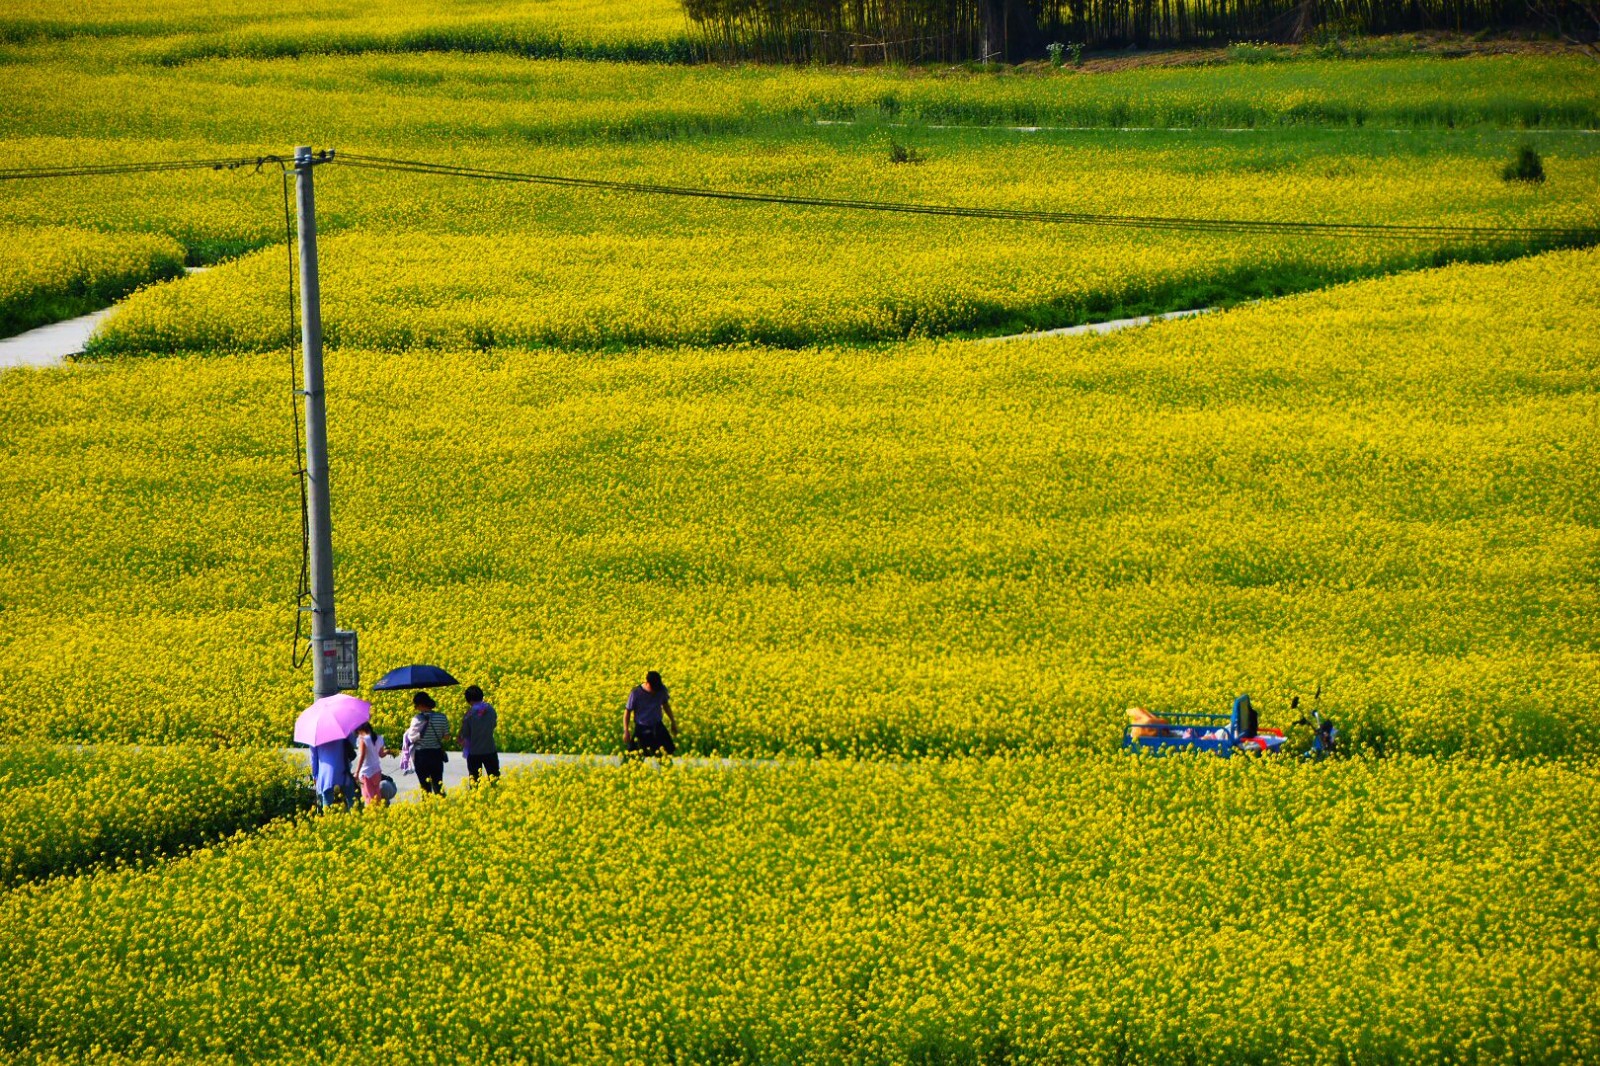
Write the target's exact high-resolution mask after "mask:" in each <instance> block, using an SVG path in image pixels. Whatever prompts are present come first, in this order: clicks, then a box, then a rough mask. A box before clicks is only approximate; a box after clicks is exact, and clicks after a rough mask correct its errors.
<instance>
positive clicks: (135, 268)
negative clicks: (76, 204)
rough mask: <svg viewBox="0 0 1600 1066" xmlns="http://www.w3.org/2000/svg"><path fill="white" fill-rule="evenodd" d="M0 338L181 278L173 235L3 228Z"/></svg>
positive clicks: (180, 255) (0, 231)
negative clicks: (148, 285) (147, 285)
mask: <svg viewBox="0 0 1600 1066" xmlns="http://www.w3.org/2000/svg"><path fill="white" fill-rule="evenodd" d="M0 248H3V249H4V250H5V251H4V253H3V254H0V336H7V335H10V334H12V333H20V332H22V331H23V330H25V329H30V328H32V327H34V326H40V325H44V324H46V323H49V322H57V321H60V320H61V319H64V318H71V317H73V316H75V315H80V314H83V313H85V312H87V311H92V310H95V309H97V308H100V307H104V306H106V305H107V304H109V303H111V302H113V301H115V300H118V299H120V298H121V297H123V296H126V295H127V294H128V293H130V292H132V291H133V290H134V289H136V288H137V287H138V286H139V285H141V284H143V283H145V282H148V281H154V280H159V279H162V278H170V277H176V276H178V275H180V274H182V273H183V257H184V253H183V248H182V247H181V246H180V245H179V244H178V242H177V241H175V240H173V239H172V238H170V237H163V236H157V235H154V234H148V233H103V232H98V231H92V230H82V229H74V228H69V227H64V226H37V227H35V226H29V227H19V226H0Z"/></svg>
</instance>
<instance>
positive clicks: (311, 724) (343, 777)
mask: <svg viewBox="0 0 1600 1066" xmlns="http://www.w3.org/2000/svg"><path fill="white" fill-rule="evenodd" d="M371 717H372V705H371V704H369V703H367V702H366V701H365V700H358V699H356V698H355V697H354V696H347V695H345V694H344V693H343V692H340V693H336V694H335V695H332V696H324V697H322V699H320V700H318V701H317V702H315V703H313V704H312V705H311V706H309V707H307V708H306V709H305V710H304V711H302V712H300V717H299V718H297V719H295V723H294V739H295V742H296V743H298V744H304V745H306V746H307V747H308V748H310V749H311V777H312V779H313V780H314V781H315V783H316V789H317V803H318V804H319V805H320V806H321V807H323V808H324V809H326V808H328V807H330V806H332V805H333V803H334V801H335V799H336V797H335V793H343V794H344V806H345V809H346V810H349V809H350V808H351V807H352V806H354V805H355V801H356V794H355V782H354V781H352V780H351V779H350V757H351V753H350V749H349V745H350V734H351V733H353V732H355V729H356V727H357V726H359V725H360V724H361V723H362V722H365V721H367V720H369V719H370V718H371Z"/></svg>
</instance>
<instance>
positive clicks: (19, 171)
mask: <svg viewBox="0 0 1600 1066" xmlns="http://www.w3.org/2000/svg"><path fill="white" fill-rule="evenodd" d="M285 159H286V157H284V156H275V155H254V156H234V157H230V158H226V159H164V160H163V159H158V160H152V161H147V162H143V163H99V164H89V165H85V166H45V167H0V181H23V180H26V179H29V178H94V177H115V176H118V175H124V174H159V173H165V172H168V171H175V170H238V169H240V168H241V167H255V168H256V169H257V170H259V169H261V168H262V167H263V166H265V165H267V164H268V163H279V164H281V163H283V162H284V161H285Z"/></svg>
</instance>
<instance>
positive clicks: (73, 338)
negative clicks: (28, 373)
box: [0, 267, 211, 370]
mask: <svg viewBox="0 0 1600 1066" xmlns="http://www.w3.org/2000/svg"><path fill="white" fill-rule="evenodd" d="M210 269H211V268H210V267H185V268H184V270H183V272H184V273H185V274H203V273H204V272H205V271H207V270H210ZM116 309H117V305H116V304H112V305H111V306H110V307H102V308H101V309H100V310H98V311H92V312H90V313H89V314H87V315H80V316H78V317H77V318H69V319H66V320H64V321H61V322H52V323H50V324H49V325H48V326H40V327H39V328H37V329H30V330H28V331H27V332H26V333H18V334H17V335H16V336H14V337H4V338H0V370H4V369H5V368H6V367H12V366H61V365H62V364H63V363H65V362H66V361H67V360H68V359H70V358H72V357H73V356H75V355H81V354H83V349H84V346H85V345H86V344H88V343H89V338H90V337H92V336H94V331H95V330H97V329H99V328H100V323H102V322H104V321H105V320H106V316H108V315H110V314H111V312H113V311H115V310H116Z"/></svg>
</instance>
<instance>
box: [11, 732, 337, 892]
mask: <svg viewBox="0 0 1600 1066" xmlns="http://www.w3.org/2000/svg"><path fill="white" fill-rule="evenodd" d="M310 795H311V793H310V789H309V787H308V785H307V782H306V773H305V769H304V767H303V766H300V765H297V764H295V763H292V762H291V761H290V760H288V759H285V758H284V757H283V756H282V755H281V754H279V753H278V752H276V751H260V750H254V751H253V750H250V749H219V750H211V749H205V748H198V747H184V746H177V747H149V746H144V747H124V746H121V745H115V744H96V745H92V746H89V747H82V748H80V747H74V746H67V745H58V744H46V745H37V744H29V745H27V746H16V747H9V746H8V747H0V890H4V889H6V888H10V887H12V886H13V885H14V884H15V883H17V882H19V881H25V880H28V879H31V878H41V877H49V876H54V875H59V874H68V873H74V872H77V871H79V870H81V869H83V868H85V867H91V866H95V865H100V864H120V863H124V862H131V861H135V860H139V859H144V858H149V857H151V856H154V855H163V854H166V855H170V854H173V853H175V852H179V851H183V850H185V849H188V848H192V847H195V846H198V845H201V844H205V843H208V842H212V841H216V840H218V839H220V838H222V837H226V836H228V835H230V834H232V833H234V832H236V831H238V830H243V829H254V828H256V827H257V826H259V825H261V824H262V823H264V822H266V821H269V820H270V819H273V818H277V817H279V816H281V815H284V814H288V813H290V812H292V811H294V810H297V809H299V808H302V807H305V806H306V805H307V801H308V800H309V799H310Z"/></svg>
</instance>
